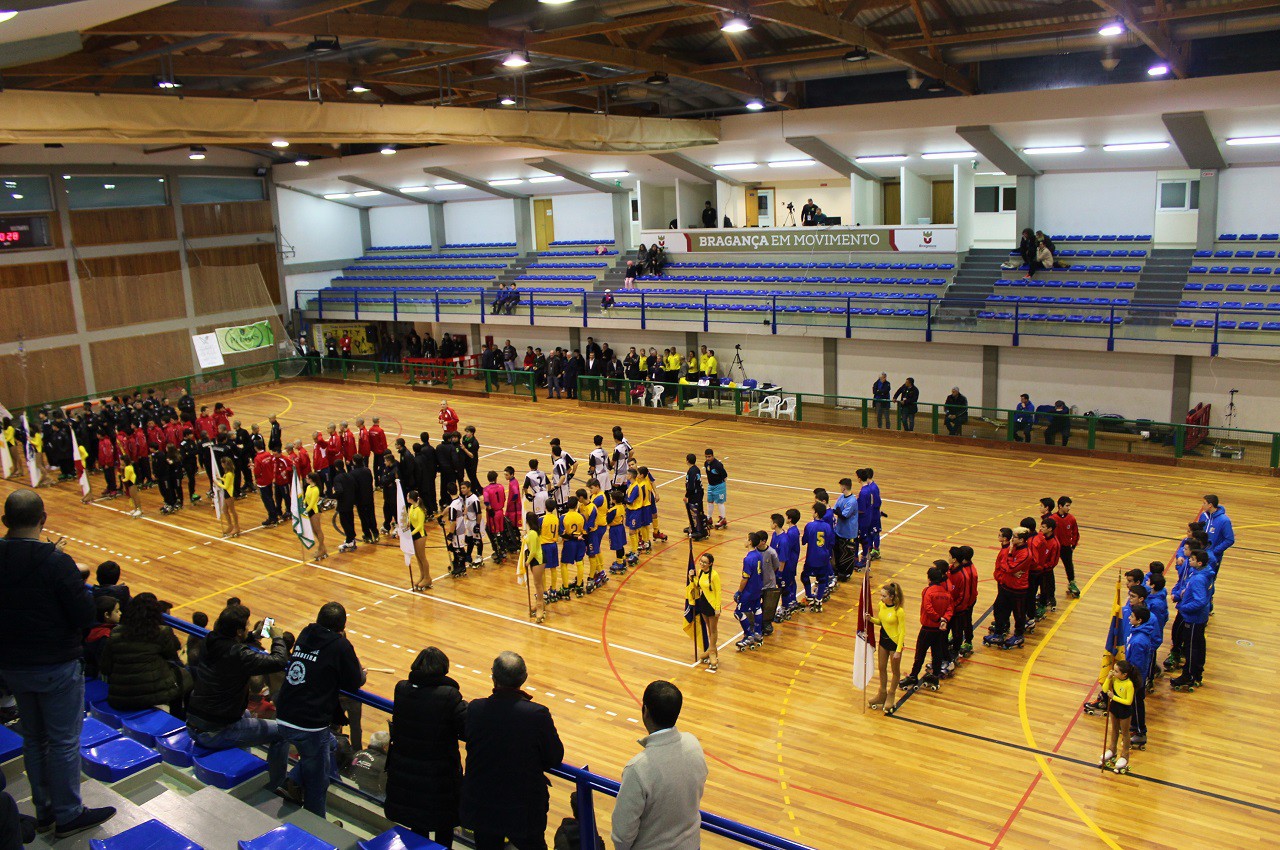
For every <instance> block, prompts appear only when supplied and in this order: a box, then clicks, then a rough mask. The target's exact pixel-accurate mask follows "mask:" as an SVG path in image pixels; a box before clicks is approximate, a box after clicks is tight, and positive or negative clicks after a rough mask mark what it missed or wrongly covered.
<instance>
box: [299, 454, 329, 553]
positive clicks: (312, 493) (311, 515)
mask: <svg viewBox="0 0 1280 850" xmlns="http://www.w3.org/2000/svg"><path fill="white" fill-rule="evenodd" d="M302 515H303V516H304V517H306V518H307V521H308V522H310V523H311V534H312V535H314V536H315V538H316V545H317V546H318V547H319V549H317V551H316V560H317V561H323V560H324V559H325V558H327V557H329V550H328V549H326V548H325V545H324V525H323V524H322V523H321V522H320V474H319V473H318V472H313V473H311V474H310V475H308V476H307V491H306V492H305V493H303V494H302Z"/></svg>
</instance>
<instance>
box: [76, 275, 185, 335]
mask: <svg viewBox="0 0 1280 850" xmlns="http://www.w3.org/2000/svg"><path fill="white" fill-rule="evenodd" d="M80 294H81V297H82V298H83V300H84V321H85V327H86V328H87V329H88V330H91V331H93V330H99V329H101V328H116V327H122V326H125V325H137V324H141V323H143V322H161V321H165V320H167V319H181V318H182V317H183V316H185V315H186V314H187V306H186V298H185V297H184V296H183V293H182V273H181V272H161V273H160V274H148V275H137V276H130V277H94V278H83V279H82V280H81V282H80Z"/></svg>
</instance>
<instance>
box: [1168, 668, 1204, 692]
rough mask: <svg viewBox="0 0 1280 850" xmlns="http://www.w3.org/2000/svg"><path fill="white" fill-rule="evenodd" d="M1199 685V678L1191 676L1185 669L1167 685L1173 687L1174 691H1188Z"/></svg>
mask: <svg viewBox="0 0 1280 850" xmlns="http://www.w3.org/2000/svg"><path fill="white" fill-rule="evenodd" d="M1200 686H1201V683H1200V680H1199V679H1193V678H1191V677H1190V676H1188V675H1187V674H1186V672H1185V671H1184V672H1183V674H1182V675H1181V676H1179V677H1178V678H1176V679H1174V680H1173V681H1171V682H1169V687H1171V688H1173V689H1174V690H1175V691H1183V692H1190V691H1194V690H1195V689H1196V688H1198V687H1200Z"/></svg>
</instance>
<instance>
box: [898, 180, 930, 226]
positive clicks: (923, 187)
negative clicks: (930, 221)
mask: <svg viewBox="0 0 1280 850" xmlns="http://www.w3.org/2000/svg"><path fill="white" fill-rule="evenodd" d="M898 173H899V175H900V177H901V180H902V191H901V197H900V202H901V205H902V207H901V208H902V226H903V227H910V226H911V225H913V224H915V223H916V222H917V221H918V220H919V219H922V218H927V217H930V216H932V215H933V184H931V183H930V182H929V180H928V179H927V178H924V177H921V176H920V175H919V174H916V173H915V172H914V171H911V170H910V169H908V168H907V167H906V166H903V167H902V168H900V169H898Z"/></svg>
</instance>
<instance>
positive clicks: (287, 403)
mask: <svg viewBox="0 0 1280 850" xmlns="http://www.w3.org/2000/svg"><path fill="white" fill-rule="evenodd" d="M263 395H273V396H275V397H276V398H282V399H284V401H285V406H284V410H282V411H280V412H279V413H277V414H276V418H279V417H281V416H284V415H285V414H286V413H288V412H289V411H290V410H293V399H291V398H289V397H288V396H287V395H285V394H284V393H276V392H271V391H269V390H268V391H266V392H264V393H263ZM259 424H261V423H259Z"/></svg>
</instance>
